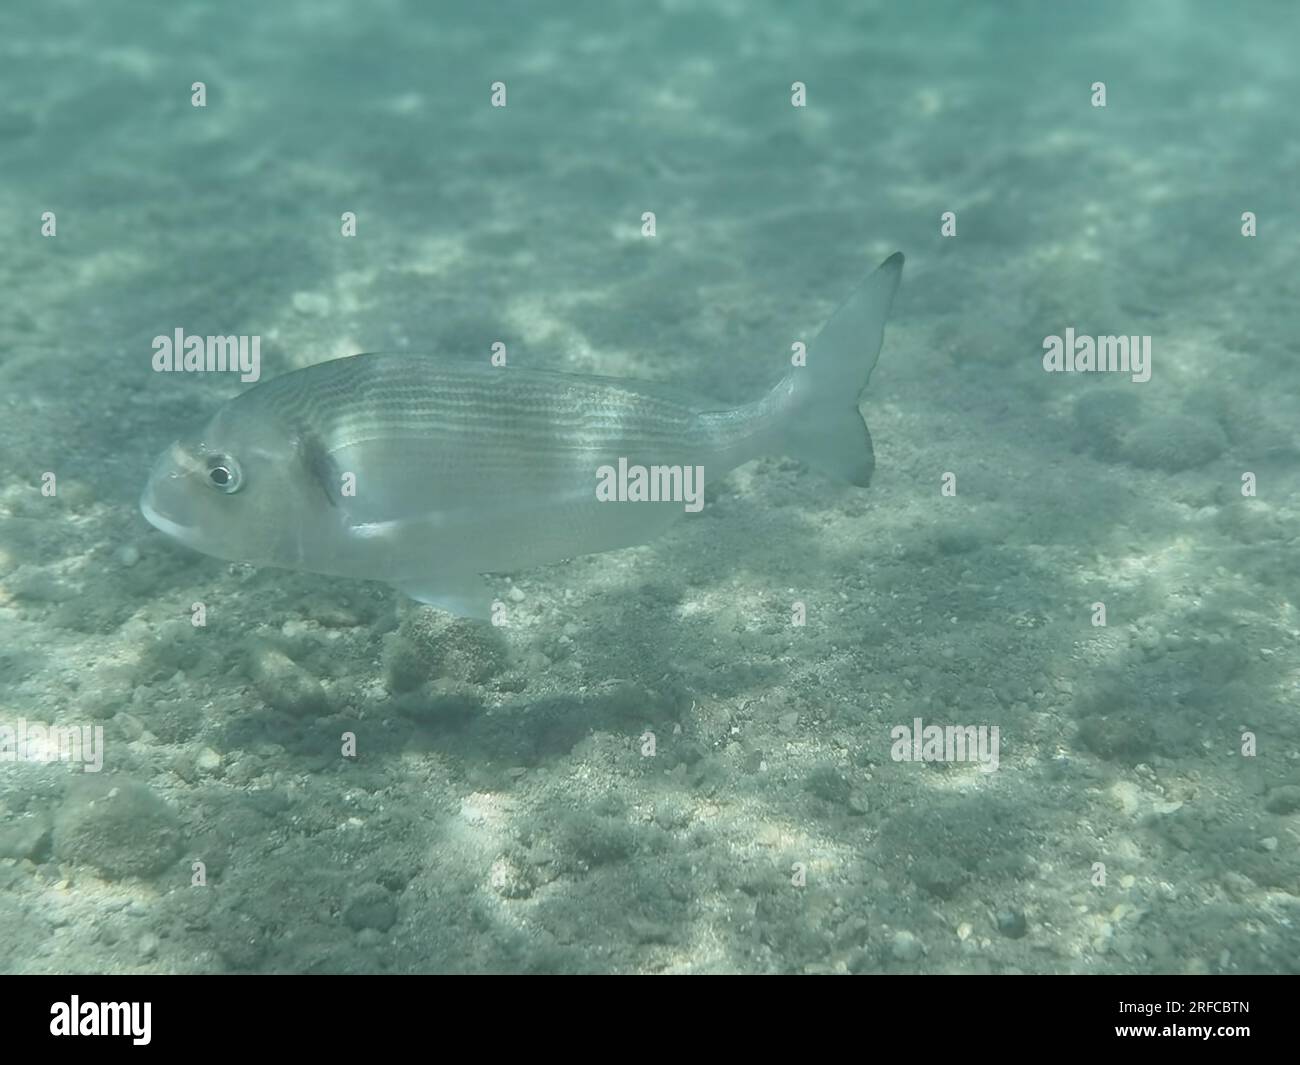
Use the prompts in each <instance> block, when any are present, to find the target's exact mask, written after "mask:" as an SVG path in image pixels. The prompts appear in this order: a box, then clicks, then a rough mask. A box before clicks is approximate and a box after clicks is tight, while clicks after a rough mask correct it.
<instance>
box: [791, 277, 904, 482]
mask: <svg viewBox="0 0 1300 1065" xmlns="http://www.w3.org/2000/svg"><path fill="white" fill-rule="evenodd" d="M902 274H903V255H902V252H894V254H893V255H891V256H890V257H889V258H888V259H886V260H885V261H884V262H883V263H881V264H880V266H878V267H877V268H876V269H875V271H874V272H873V273H872V274H871V275H870V276H869V277H868V278H867V279H866V280H865V281H863V282H862V284H861V285H859V286H858V288H857V290H856V291H855V292H854V293H853V295H851V296H850V297H849V298H848V300H847V301H846V302H845V303H844V304H843V305H842V306H841V307H840V309H839V310H837V311H836V312H835V313H834V314H833V315H831V317H830V320H829V321H827V323H826V324H825V325H824V326H822V329H821V332H820V333H818V334H817V336H816V337H815V338H814V340H813V341H812V343H811V344H809V346H808V351H807V362H806V364H805V365H803V366H800V367H797V368H795V369H794V370H792V371H791V372H790V374H789V375H788V376H787V377H786V378H785V380H783V381H782V382H781V383H780V384H779V385H777V387H776V389H775V390H774V393H776V392H781V393H784V397H783V402H782V406H783V408H784V415H783V417H782V419H781V422H780V425H779V428H778V431H777V439H776V441H774V443H775V444H776V445H777V449H778V450H779V451H780V452H781V453H783V454H786V455H790V456H791V457H792V458H797V459H801V460H803V461H804V462H807V463H808V464H809V465H810V466H813V467H815V468H816V469H819V470H821V471H822V472H823V473H826V474H829V475H830V476H832V477H835V478H837V479H839V480H842V481H848V482H849V483H850V484H855V485H859V486H861V487H865V486H866V485H867V484H868V483H869V482H870V480H871V471H872V470H873V469H874V468H875V461H876V460H875V454H874V452H873V451H872V448H871V434H870V433H869V432H868V431H867V423H866V422H865V421H864V420H863V418H862V415H861V414H860V413H859V412H858V397H859V396H860V395H861V393H862V390H863V389H864V388H866V387H867V379H868V378H869V377H870V376H871V371H872V370H874V369H875V367H876V359H877V358H879V356H880V346H881V343H882V341H883V340H884V335H885V318H886V317H887V316H888V315H889V307H890V304H891V303H893V301H894V293H895V292H896V291H898V282H899V279H900V278H901V277H902Z"/></svg>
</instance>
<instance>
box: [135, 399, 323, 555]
mask: <svg viewBox="0 0 1300 1065" xmlns="http://www.w3.org/2000/svg"><path fill="white" fill-rule="evenodd" d="M308 452H309V449H308V448H305V447H304V444H303V434H302V433H301V432H300V431H298V430H296V429H295V428H294V427H293V426H291V425H288V424H285V423H283V422H281V421H279V420H278V419H276V418H275V417H274V416H270V415H268V413H267V412H266V411H265V410H264V409H263V408H262V407H260V406H259V405H257V404H250V403H241V402H240V400H239V399H235V400H232V401H231V402H229V403H227V404H226V405H225V406H224V407H222V408H221V409H220V410H219V411H218V412H217V414H216V415H215V416H214V417H213V418H212V419H211V421H209V422H208V424H207V425H206V426H204V427H203V429H202V430H200V431H199V432H198V433H195V434H192V435H189V436H185V437H182V438H181V439H179V440H177V441H175V442H174V443H173V444H172V445H171V446H170V447H169V448H168V449H167V450H166V451H164V452H163V453H162V455H160V456H159V457H158V460H157V461H156V462H155V463H154V466H153V470H152V471H151V472H150V474H149V479H148V481H147V483H146V484H145V488H144V492H143V493H142V494H141V496H140V511H141V513H142V514H143V515H144V517H145V518H146V519H147V520H148V522H149V523H150V524H151V525H153V526H154V528H156V529H158V530H159V531H161V532H163V533H166V534H167V535H168V536H170V537H171V538H172V539H174V540H177V541H179V542H180V543H182V544H184V545H185V546H187V547H190V548H192V549H194V550H196V551H200V552H202V553H203V554H205V555H214V556H216V557H217V558H224V559H229V560H230V561H234V562H250V563H254V564H257V565H271V566H285V567H288V568H304V569H310V568H312V567H313V566H314V565H318V564H319V562H320V558H319V556H321V555H322V553H325V554H327V553H328V539H329V529H330V528H331V523H335V524H336V522H335V519H334V514H335V513H336V512H335V510H334V507H333V505H332V504H331V502H330V500H329V498H328V495H327V493H325V492H322V491H321V489H320V487H319V486H318V485H317V484H316V483H315V478H314V476H313V471H312V469H311V463H310V461H309V460H308Z"/></svg>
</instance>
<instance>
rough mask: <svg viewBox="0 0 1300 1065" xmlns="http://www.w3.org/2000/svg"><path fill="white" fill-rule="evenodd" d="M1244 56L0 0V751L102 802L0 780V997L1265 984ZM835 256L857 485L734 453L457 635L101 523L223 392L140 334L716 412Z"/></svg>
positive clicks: (593, 8) (1271, 97) (1286, 485)
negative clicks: (664, 400) (628, 532)
mask: <svg viewBox="0 0 1300 1065" xmlns="http://www.w3.org/2000/svg"><path fill="white" fill-rule="evenodd" d="M1298 21H1300V19H1298V16H1297V13H1296V11H1295V9H1294V6H1293V5H1289V4H1283V3H1263V2H1260V3H1247V4H1243V5H1239V6H1235V7H1232V8H1226V7H1224V6H1223V5H1212V4H1201V3H1179V2H1173V0H1163V2H1150V3H1144V4H1141V5H1128V4H1106V3H1102V4H1073V5H1069V8H1068V10H1067V9H1066V6H1065V5H1049V4H1042V3H1013V2H1007V3H1000V4H994V5H983V6H982V7H981V8H980V9H978V10H977V9H976V8H975V5H970V4H964V3H944V4H938V3H935V4H924V3H923V4H892V3H800V4H797V5H795V4H777V3H772V2H760V3H740V2H739V0H736V2H715V3H703V4H697V3H686V2H684V0H682V2H675V0H674V2H660V3H657V4H654V3H630V2H629V3H621V2H620V3H609V2H605V3H564V4H556V5H547V6H546V10H545V11H543V10H542V9H541V5H538V4H535V3H490V2H480V3H472V4H470V3H462V4H438V5H431V4H420V3H415V2H409V3H398V2H376V3H369V4H366V5H364V6H362V5H355V4H349V3H343V2H321V0H316V2H312V3H306V2H300V3H294V4H276V5H263V4H255V3H249V2H240V3H227V4H220V5H217V4H203V3H194V2H182V3H173V4H168V5H158V6H157V7H156V8H154V7H152V6H149V5H139V4H126V3H122V2H99V3H91V2H88V0H81V2H66V3H34V2H26V0H23V2H13V3H10V4H7V5H5V8H4V10H3V12H0V54H2V55H3V63H2V64H0V159H2V160H3V167H2V169H0V174H2V175H3V176H2V177H0V224H2V225H3V227H4V232H5V235H6V241H5V252H4V255H3V256H0V271H2V273H3V280H4V290H5V298H4V299H2V300H0V386H2V387H0V410H2V412H3V414H2V416H0V457H2V459H3V461H2V462H0V741H6V739H7V737H8V736H9V734H7V733H6V732H5V731H4V729H5V728H8V729H9V730H10V732H11V733H12V736H11V737H9V738H11V739H12V741H13V742H11V743H9V745H8V746H5V745H4V744H3V743H0V757H3V752H4V751H6V750H7V751H11V752H13V753H14V754H15V755H18V754H20V753H21V752H20V751H19V748H18V746H17V739H18V737H19V736H20V735H21V736H26V737H28V738H31V737H32V736H39V735H41V733H40V732H39V730H43V729H44V730H48V729H52V728H76V729H77V730H79V731H78V735H79V736H80V735H82V733H81V732H80V730H82V729H86V730H88V731H87V732H85V733H84V735H85V736H86V737H87V739H86V744H87V746H86V747H85V749H83V750H82V751H81V753H82V755H84V756H85V757H83V758H82V759H80V763H85V762H86V761H89V760H90V758H89V754H90V750H91V747H92V746H93V747H94V749H95V750H97V751H98V756H97V760H98V761H100V762H101V763H102V764H101V765H100V767H99V771H98V772H85V771H84V770H85V768H86V766H85V764H80V763H78V762H76V761H73V760H72V759H70V758H67V759H63V760H48V759H42V758H40V757H35V756H32V755H31V750H32V749H39V748H40V745H39V744H35V745H34V746H33V747H29V749H28V752H27V756H25V757H15V758H12V759H7V760H4V761H0V970H3V971H9V972H23V973H51V972H94V973H101V972H103V973H119V972H166V973H171V972H177V973H194V972H271V971H275V972H283V971H291V972H417V971H458V972H460V971H463V972H483V971H492V972H496V971H528V972H746V973H771V972H796V973H802V972H855V973H881V972H884V973H894V972H897V973H906V972H963V973H1009V972H1021V973H1147V972H1175V973H1239V972H1267V973H1273V972H1284V971H1294V969H1295V965H1296V958H1297V957H1300V939H1298V938H1297V932H1296V928H1297V917H1300V913H1298V912H1297V908H1298V906H1300V899H1298V896H1300V854H1298V853H1297V844H1298V843H1300V728H1298V727H1297V723H1296V717H1295V706H1296V699H1297V695H1298V693H1300V667H1298V666H1297V662H1296V652H1297V638H1298V637H1300V619H1298V618H1297V600H1298V598H1300V569H1298V568H1297V563H1296V561H1295V559H1296V558H1297V557H1298V556H1297V552H1296V550H1295V545H1296V535H1297V534H1296V529H1297V516H1298V511H1300V504H1298V503H1297V499H1298V498H1300V497H1298V496H1297V491H1298V490H1300V466H1298V463H1297V458H1300V431H1298V430H1297V421H1296V413H1295V412H1296V409H1297V399H1296V397H1297V392H1298V391H1300V370H1297V363H1296V356H1297V354H1298V353H1300V341H1298V340H1297V332H1296V329H1297V324H1298V323H1297V317H1296V313H1295V306H1296V300H1297V296H1298V295H1300V280H1297V279H1298V278H1300V272H1297V268H1296V266H1297V263H1296V252H1295V249H1296V246H1297V245H1296V240H1295V219H1296V217H1297V203H1296V188H1297V183H1296V180H1295V175H1296V170H1297V164H1300V133H1297V129H1296V124H1295V121H1294V116H1293V107H1292V103H1293V101H1294V100H1295V99H1297V98H1298V97H1300V68H1298V67H1297V65H1296V63H1295V59H1294V41H1295V40H1296V33H1297V31H1298V30H1300V25H1298V24H1297V23H1298ZM498 82H499V83H502V84H503V85H504V91H505V106H504V107H502V106H493V102H494V101H493V94H494V88H493V85H494V83H498ZM196 83H199V85H200V88H196V87H195V86H196ZM795 83H799V84H801V85H802V86H803V90H804V95H803V99H802V100H796V99H795V98H796V96H797V95H798V92H799V90H798V89H795V88H792V86H794V85H795ZM200 91H201V93H202V99H201V101H200V102H201V103H202V104H203V106H195V105H194V104H195V93H196V92H200ZM497 91H498V94H499V90H497ZM1102 93H1104V106H1101V104H1102V102H1103V99H1102V95H1101V94H1102ZM497 102H500V101H499V98H498V101H497ZM796 102H798V103H800V104H802V106H795V103H796ZM646 212H651V213H653V215H654V223H655V225H654V233H653V235H648V234H647V233H646V231H645V228H644V226H645V222H644V217H643V216H644V215H645V213H646ZM948 212H950V213H951V214H950V215H948V217H947V218H945V213H948ZM345 213H351V214H352V215H353V216H354V220H355V236H352V235H344V229H345V228H346V227H347V221H346V220H345V218H344V215H345ZM896 250H901V251H903V252H904V253H905V255H906V256H907V266H906V268H905V270H904V274H903V280H902V287H901V289H900V291H899V294H898V297H897V299H896V300H895V303H894V306H893V310H892V314H891V316H890V319H889V325H888V327H887V331H886V336H885V343H884V350H883V353H882V355H881V358H880V362H879V365H878V367H877V369H876V371H875V373H874V375H873V377H872V380H871V384H870V387H869V388H868V390H867V391H866V393H865V394H864V396H863V402H862V411H863V413H864V415H865V417H866V420H867V422H868V423H869V425H870V427H871V432H872V436H873V438H874V446H875V453H876V472H875V477H874V480H873V482H872V484H871V487H870V488H869V489H867V490H865V491H864V490H860V489H855V488H852V487H846V486H842V485H839V484H836V483H834V482H832V481H830V480H827V479H826V478H824V477H823V476H821V475H820V474H819V473H817V472H815V471H813V470H810V469H809V468H807V467H805V466H804V465H802V464H801V463H799V462H797V461H794V460H791V459H788V458H782V457H779V456H774V457H772V458H765V459H760V460H758V461H756V462H753V463H750V464H748V465H746V466H744V467H742V468H741V469H740V470H737V471H735V472H733V473H731V474H730V475H729V476H728V477H727V478H725V479H724V480H722V481H719V482H718V483H716V484H713V485H712V486H711V487H710V489H709V492H708V495H707V499H708V506H707V507H706V508H705V510H704V512H703V513H702V514H700V515H695V516H692V518H691V519H690V520H685V521H682V522H680V523H678V524H677V525H676V526H675V527H674V528H673V529H671V530H670V531H669V532H668V533H666V534H665V535H664V536H662V537H660V538H658V539H656V540H654V541H652V542H651V543H649V544H647V545H645V546H640V547H633V548H629V549H627V550H625V551H620V552H613V553H608V554H600V555H589V556H582V557H579V558H575V559H574V560H572V561H571V562H569V563H567V564H559V565H554V566H548V567H542V568H540V569H531V570H525V571H520V572H516V573H509V574H498V575H493V577H492V578H491V585H492V587H493V589H494V590H495V593H496V594H497V595H498V596H499V598H500V600H501V601H502V602H504V603H505V604H507V605H508V607H509V612H510V624H508V625H506V626H502V627H499V628H484V627H482V626H475V625H472V624H470V623H467V622H463V621H454V620H452V619H450V618H449V617H447V616H446V615H444V614H442V613H440V612H437V611H434V610H431V609H428V608H425V607H420V606H418V605H416V604H413V603H411V602H409V601H407V600H405V599H404V598H403V597H402V596H400V595H399V594H397V593H396V592H394V591H392V590H391V589H389V588H387V587H385V586H383V585H378V584H373V583H369V582H363V581H344V580H340V579H337V578H333V577H325V576H319V575H313V574H306V573H292V572H288V571H283V570H276V569H269V568H260V567H254V566H250V565H245V564H242V563H238V562H234V563H232V562H226V561H221V560H219V559H215V558H209V557H206V556H201V555H197V554H195V553H192V552H189V551H187V550H185V549H184V548H182V547H179V546H177V545H175V544H173V543H171V542H170V541H169V540H168V539H167V538H166V537H164V536H162V535H161V534H159V533H158V532H156V531H155V530H153V529H152V528H150V526H149V525H148V524H147V523H146V522H145V520H144V519H143V518H142V517H141V515H140V512H139V510H138V508H137V499H138V497H139V495H140V491H141V488H142V487H143V485H144V481H145V478H146V477H147V475H148V472H149V469H150V467H151V464H152V463H153V461H154V459H155V457H156V456H157V455H158V454H159V453H160V452H162V451H163V449H164V448H165V447H166V446H167V445H168V443H169V442H170V441H171V440H173V439H174V438H176V437H177V436H178V435H179V434H181V433H183V432H186V431H194V430H196V429H197V427H199V426H201V425H202V424H203V422H204V421H205V419H206V418H207V417H208V416H209V415H210V414H211V412H212V411H213V410H215V409H216V408H217V407H218V406H219V405H220V404H221V403H222V402H224V401H225V400H227V399H229V398H230V397H232V396H234V395H236V394H238V393H240V392H241V391H242V390H244V389H246V388H247V387H248V385H245V384H241V383H240V381H239V380H238V377H237V375H233V374H229V373H225V374H221V373H212V374H200V373H193V374H187V373H156V372H155V371H154V369H153V366H152V357H153V353H154V348H153V346H152V344H153V340H154V338H155V337H157V336H160V335H161V336H170V335H172V333H173V331H174V330H176V329H182V330H184V332H185V333H186V334H189V335H194V336H206V335H255V336H257V337H259V338H260V351H261V356H262V363H261V371H262V376H263V379H269V378H271V377H274V376H276V375H278V374H280V373H283V372H287V371H289V370H292V369H296V368H299V367H303V366H308V365H312V364H314V363H317V362H321V361H324V360H326V359H331V358H335V357H341V356H345V355H350V354H353V353H356V352H361V351H375V350H397V351H404V350H409V351H434V352H438V353H441V354H444V355H445V356H447V357H448V358H456V359H466V360H482V359H487V358H488V357H489V355H490V353H491V348H492V345H493V343H495V342H501V343H503V344H504V345H505V347H506V350H507V352H508V359H509V362H510V363H511V364H512V365H515V366H529V367H538V368H547V369H554V370H562V371H570V372H581V373H596V374H605V375H610V376H615V377H635V378H641V379H645V380H650V381H654V382H663V383H668V384H671V385H673V386H674V387H676V388H679V389H684V390H687V391H688V392H689V393H691V394H693V395H697V396H708V397H713V398H715V399H716V400H717V401H718V402H719V403H721V404H727V405H729V404H735V403H741V402H745V401H749V400H752V399H753V398H755V397H756V396H758V395H760V394H761V393H762V391H763V390H764V389H765V388H767V387H768V386H770V385H771V384H772V382H773V381H775V380H776V379H777V378H778V377H779V376H780V375H781V373H782V372H783V371H784V370H785V369H786V368H788V366H789V364H790V357H791V344H792V343H793V342H796V341H800V340H810V339H811V337H812V335H813V334H814V333H815V331H816V329H817V328H818V327H819V325H820V324H821V323H822V322H823V321H825V320H826V318H827V317H828V315H829V314H830V313H831V312H832V311H833V310H834V308H835V307H836V305H838V304H839V303H840V301H842V300H843V299H845V298H846V297H847V296H848V295H849V294H850V292H851V291H852V290H853V288H854V286H855V285H856V284H857V283H858V282H859V280H860V279H861V278H862V276H863V275H865V274H866V273H867V272H868V271H869V270H871V269H872V268H873V267H875V266H876V265H877V264H878V263H879V262H880V261H881V260H883V259H884V258H885V257H886V256H887V255H889V254H891V253H892V252H894V251H896ZM1067 330H1072V331H1073V334H1072V335H1074V336H1089V337H1110V336H1122V337H1135V338H1147V341H1146V342H1147V343H1148V344H1149V351H1150V363H1149V366H1148V367H1147V368H1148V369H1149V371H1150V377H1149V380H1145V381H1135V380H1133V378H1134V376H1141V375H1138V374H1134V373H1121V372H1074V373H1065V372H1062V373H1054V372H1047V371H1046V370H1045V368H1044V364H1043V354H1044V342H1045V340H1046V338H1049V337H1054V336H1059V337H1064V336H1065V335H1066V331H1067ZM1140 349H1141V344H1140V343H1139V342H1138V341H1134V350H1140ZM50 475H52V477H51V476H50ZM196 605H201V608H202V609H201V610H196ZM196 620H201V621H202V624H195V621H196ZM797 622H802V623H797ZM918 718H919V719H920V720H921V722H922V725H923V726H924V725H939V726H959V727H962V728H967V727H970V728H972V729H976V730H980V729H983V730H984V732H983V733H982V735H983V736H985V737H988V736H990V735H991V733H990V731H989V730H992V729H994V728H996V729H997V730H998V731H997V735H998V742H999V744H1000V746H999V748H998V757H997V763H996V770H995V771H991V770H992V768H993V767H992V766H991V765H987V766H982V765H981V764H980V763H979V760H978V759H973V758H970V757H967V758H965V759H961V758H955V757H949V756H948V754H949V752H944V755H943V757H934V758H926V759H925V763H928V764H923V763H922V762H918V761H915V760H911V759H904V758H901V757H896V756H897V755H899V754H900V750H899V749H896V748H895V741H896V734H895V730H896V729H900V728H909V729H910V728H914V723H915V722H916V721H917V719H918ZM96 729H102V733H96V732H95V730H96ZM34 730H36V731H34ZM96 736H102V739H101V740H99V741H94V737H96ZM902 750H903V751H908V752H913V751H915V750H919V748H916V749H914V748H912V747H911V745H910V742H909V743H905V744H904V745H903V748H902ZM69 751H71V748H69ZM986 753H987V752H986ZM985 762H986V763H987V762H988V759H987V758H986V759H985Z"/></svg>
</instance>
